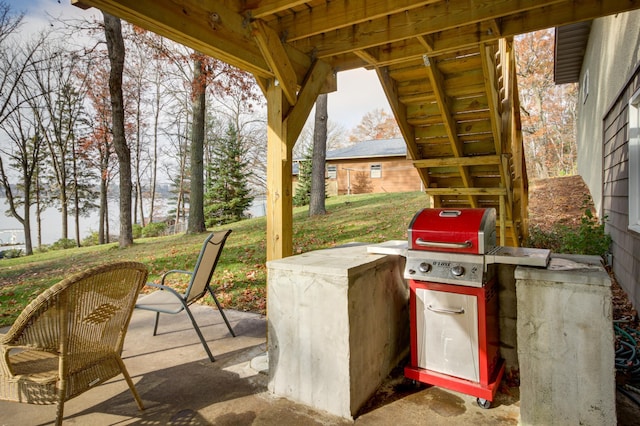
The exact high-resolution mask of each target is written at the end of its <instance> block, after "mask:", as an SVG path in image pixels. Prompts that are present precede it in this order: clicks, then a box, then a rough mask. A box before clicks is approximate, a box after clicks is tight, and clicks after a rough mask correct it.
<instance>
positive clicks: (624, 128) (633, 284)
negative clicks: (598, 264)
mask: <svg viewBox="0 0 640 426" xmlns="http://www.w3.org/2000/svg"><path fill="white" fill-rule="evenodd" d="M639 75H640V69H639V68H638V67H636V71H635V72H634V74H633V75H632V76H631V78H629V79H628V82H627V84H626V85H625V86H624V87H623V88H622V91H621V92H620V94H619V96H618V97H617V98H616V100H615V101H614V102H613V104H612V105H611V108H610V109H609V111H608V112H607V113H606V114H605V116H604V119H603V145H602V153H603V186H602V210H603V215H604V217H606V219H607V220H606V226H605V229H606V231H607V232H608V233H609V234H611V238H612V240H613V243H612V247H611V252H612V254H613V270H614V272H615V274H616V279H617V280H618V282H619V283H620V285H621V286H622V287H623V288H624V289H625V291H626V292H627V294H628V295H629V298H630V299H631V300H632V303H633V305H634V306H635V307H638V306H640V282H639V277H640V235H638V234H636V233H634V232H632V231H629V230H628V226H629V150H628V146H629V99H630V98H631V96H632V95H633V93H634V92H635V91H636V90H637V88H638V87H640V84H639V82H640V79H639Z"/></svg>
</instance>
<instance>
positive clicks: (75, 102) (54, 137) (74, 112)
mask: <svg viewBox="0 0 640 426" xmlns="http://www.w3.org/2000/svg"><path fill="white" fill-rule="evenodd" d="M38 57H39V58H38V60H39V62H40V63H43V64H44V63H46V66H41V67H37V68H35V69H34V72H33V73H32V74H33V82H34V86H35V87H37V88H38V91H39V93H40V96H39V98H37V99H32V100H31V101H29V102H30V103H31V104H32V107H33V111H34V113H35V115H36V119H37V122H38V125H39V132H40V134H41V136H42V138H43V139H44V141H45V143H46V146H47V148H48V150H49V154H50V155H49V157H48V158H49V160H50V162H51V165H52V170H53V176H54V180H55V182H56V188H57V193H58V197H57V199H58V203H59V209H60V212H61V219H62V224H61V230H62V235H61V237H62V238H64V239H67V238H68V217H69V212H73V214H74V217H75V230H76V244H77V245H80V235H79V217H80V214H81V213H82V212H86V209H85V207H86V208H87V209H88V208H90V205H86V206H83V207H82V208H81V206H80V204H81V203H80V199H79V197H80V192H79V189H80V188H79V186H78V184H79V183H80V181H81V180H82V179H80V176H79V173H80V172H81V170H80V169H78V168H77V167H76V165H77V162H76V160H77V156H76V150H75V149H76V144H77V138H78V131H79V127H80V125H81V123H82V122H83V121H85V119H86V116H85V115H84V108H83V102H84V95H85V92H86V84H85V83H86V82H85V81H84V80H83V79H79V78H78V75H83V76H85V77H84V78H86V75H88V72H87V71H86V70H83V72H79V71H80V70H79V65H80V64H82V63H83V62H81V61H80V60H79V58H78V57H77V56H76V55H75V54H74V53H69V52H66V51H65V50H64V48H62V47H61V46H55V45H53V44H51V43H47V44H43V45H42V46H41V47H40V50H39V53H38ZM84 63H85V64H86V62H84ZM71 203H73V204H71Z"/></svg>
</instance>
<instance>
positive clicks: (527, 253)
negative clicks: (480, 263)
mask: <svg viewBox="0 0 640 426" xmlns="http://www.w3.org/2000/svg"><path fill="white" fill-rule="evenodd" d="M550 257H551V250H548V249H538V248H528V247H504V246H496V247H494V248H493V249H492V250H490V251H489V252H488V253H487V254H486V255H485V262H486V263H487V264H493V263H501V264H503V265H522V266H538V267H542V268H546V267H547V265H549V259H550Z"/></svg>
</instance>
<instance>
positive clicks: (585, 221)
mask: <svg viewBox="0 0 640 426" xmlns="http://www.w3.org/2000/svg"><path fill="white" fill-rule="evenodd" d="M606 220H607V217H606V216H605V217H604V219H603V221H602V222H600V221H598V219H597V218H596V217H594V215H593V213H592V212H591V209H589V208H586V209H585V210H584V213H583V215H582V217H581V218H580V224H579V225H578V226H575V227H569V226H567V225H554V226H553V227H552V229H551V230H550V231H543V230H542V229H540V228H539V227H533V228H531V229H530V231H529V238H528V239H527V243H526V244H527V246H529V247H535V248H547V249H550V250H551V251H553V252H556V253H567V254H587V255H596V256H604V255H605V254H606V253H607V252H608V251H609V246H610V245H611V236H610V235H609V234H607V233H605V230H604V225H605V221H606Z"/></svg>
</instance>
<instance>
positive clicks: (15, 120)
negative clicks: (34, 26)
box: [0, 83, 42, 255]
mask: <svg viewBox="0 0 640 426" xmlns="http://www.w3.org/2000/svg"><path fill="white" fill-rule="evenodd" d="M13 95H14V96H13V97H12V99H15V101H14V102H12V103H10V105H13V104H15V103H21V100H22V99H23V98H24V97H25V96H30V95H29V92H28V88H26V87H25V85H24V83H21V84H20V85H19V88H18V89H17V90H14V92H13ZM14 111H15V113H14V114H11V115H10V116H8V117H6V119H5V120H4V121H3V122H2V124H0V128H2V130H4V132H5V133H6V134H7V136H8V137H9V139H10V140H11V142H12V143H11V144H10V145H9V146H8V147H6V148H1V149H0V154H2V155H0V179H1V182H2V186H3V187H4V192H5V195H6V198H7V201H8V203H9V214H10V215H11V216H13V217H14V218H15V219H16V220H17V221H18V222H20V224H21V225H22V229H23V231H24V237H25V254H26V255H31V254H33V244H32V238H31V206H32V204H33V203H34V200H33V199H32V190H33V189H34V188H35V187H36V182H35V180H36V178H37V171H38V168H39V167H40V164H41V160H42V158H41V147H42V138H41V137H40V135H39V134H38V129H37V125H36V124H35V123H34V120H33V114H30V113H29V111H27V108H24V107H23V108H18V109H15V110H14ZM3 157H5V158H6V159H8V164H5V161H4V160H3ZM11 169H13V171H14V172H16V173H17V174H18V176H19V180H18V185H17V186H15V187H13V186H12V185H11V184H10V181H11V179H10V178H9V176H10V171H11ZM20 206H22V213H20V212H19V211H18V210H19V207H20Z"/></svg>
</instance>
